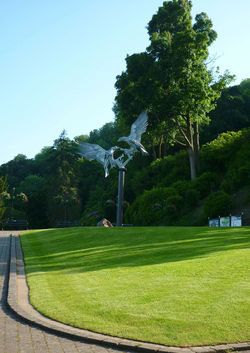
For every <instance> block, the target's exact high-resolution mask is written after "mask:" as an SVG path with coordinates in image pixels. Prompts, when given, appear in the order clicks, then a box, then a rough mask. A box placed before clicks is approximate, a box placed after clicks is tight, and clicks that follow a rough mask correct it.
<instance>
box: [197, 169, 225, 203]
mask: <svg viewBox="0 0 250 353" xmlns="http://www.w3.org/2000/svg"><path fill="white" fill-rule="evenodd" d="M219 183H220V182H219V178H218V175H217V174H216V173H212V172H206V173H203V174H201V175H200V176H199V177H198V178H196V179H194V180H192V188H194V189H195V190H197V191H199V193H200V197H201V198H203V197H206V196H207V195H209V194H210V193H211V192H214V191H216V190H217V189H218V187H219Z"/></svg>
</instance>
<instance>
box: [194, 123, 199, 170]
mask: <svg viewBox="0 0 250 353" xmlns="http://www.w3.org/2000/svg"><path fill="white" fill-rule="evenodd" d="M194 154H195V168H196V172H198V171H199V170H200V137H199V125H198V122H197V121H196V122H195V123H194Z"/></svg>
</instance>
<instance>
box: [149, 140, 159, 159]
mask: <svg viewBox="0 0 250 353" xmlns="http://www.w3.org/2000/svg"><path fill="white" fill-rule="evenodd" d="M150 139H151V146H152V152H153V156H154V161H155V160H156V159H157V156H156V151H155V146H154V141H153V138H152V137H151V136H150Z"/></svg>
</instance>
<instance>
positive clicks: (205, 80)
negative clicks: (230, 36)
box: [114, 0, 232, 179]
mask: <svg viewBox="0 0 250 353" xmlns="http://www.w3.org/2000/svg"><path fill="white" fill-rule="evenodd" d="M191 7H192V3H191V1H188V0H173V1H165V2H164V3H163V6H162V7H160V8H159V10H158V12H157V13H156V14H155V15H154V16H153V17H152V19H151V21H150V22H149V24H148V27H147V29H148V34H149V39H150V45H149V47H148V48H147V49H146V51H145V52H144V53H140V54H134V55H132V56H129V57H127V59H126V63H127V70H126V71H125V72H123V73H122V74H121V75H120V76H117V81H116V89H117V96H116V99H115V107H114V111H115V113H116V118H117V121H118V122H120V123H121V124H126V123H127V124H131V118H134V117H132V115H131V112H132V110H134V112H135V113H136V114H138V113H139V111H138V110H141V109H145V108H147V109H148V111H149V117H150V121H149V131H150V132H151V134H152V136H154V133H155V132H156V131H158V132H162V136H165V138H166V137H167V138H168V141H174V142H175V143H178V144H180V145H181V146H183V147H185V148H186V149H187V150H188V154H189V162H190V173H191V178H192V179H193V178H195V177H196V176H197V172H198V170H199V149H200V145H199V126H200V125H203V124H206V123H208V121H209V119H208V117H207V114H208V113H209V112H210V111H211V110H212V109H214V108H215V105H216V101H217V99H218V98H219V96H220V93H221V91H222V89H223V88H224V87H225V86H226V84H228V83H229V82H230V81H231V79H232V76H230V75H229V74H228V73H225V74H224V75H223V76H219V77H218V78H217V79H215V78H214V77H213V75H212V73H211V72H210V70H209V69H208V67H207V64H206V61H207V59H208V54H209V53H208V48H209V46H210V45H211V44H212V43H213V41H214V40H215V39H216V37H217V34H216V32H215V31H214V30H213V29H212V22H211V20H210V19H209V18H208V16H207V15H206V14H205V13H203V12H202V13H201V14H198V15H197V16H196V18H195V22H194V23H192V17H191ZM128 117H129V118H128ZM161 138H162V137H161Z"/></svg>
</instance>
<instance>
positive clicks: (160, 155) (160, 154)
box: [158, 136, 163, 158]
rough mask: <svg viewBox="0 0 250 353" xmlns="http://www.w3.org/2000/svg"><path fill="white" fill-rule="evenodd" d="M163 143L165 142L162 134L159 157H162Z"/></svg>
mask: <svg viewBox="0 0 250 353" xmlns="http://www.w3.org/2000/svg"><path fill="white" fill-rule="evenodd" d="M162 143H163V136H161V138H160V143H159V154H158V158H161V157H162Z"/></svg>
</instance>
